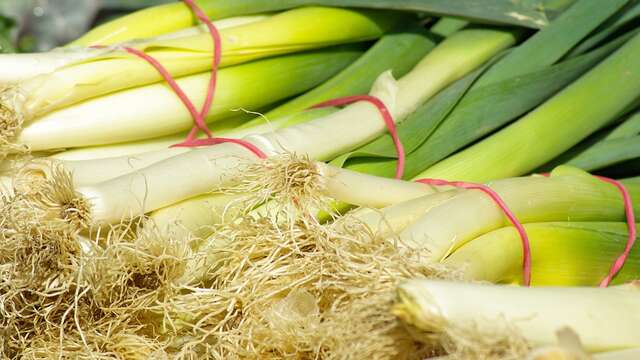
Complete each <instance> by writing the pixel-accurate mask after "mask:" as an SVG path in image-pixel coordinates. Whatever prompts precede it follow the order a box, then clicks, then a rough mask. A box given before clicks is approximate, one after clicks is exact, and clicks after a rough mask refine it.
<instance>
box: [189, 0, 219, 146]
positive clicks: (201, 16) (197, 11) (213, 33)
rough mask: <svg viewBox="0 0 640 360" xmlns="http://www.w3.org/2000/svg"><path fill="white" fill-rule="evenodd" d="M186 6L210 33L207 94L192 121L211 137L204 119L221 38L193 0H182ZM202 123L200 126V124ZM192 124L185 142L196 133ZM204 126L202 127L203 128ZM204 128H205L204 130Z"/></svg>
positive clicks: (212, 91) (214, 81)
mask: <svg viewBox="0 0 640 360" xmlns="http://www.w3.org/2000/svg"><path fill="white" fill-rule="evenodd" d="M182 1H183V2H184V3H185V4H186V5H187V6H189V7H190V8H191V11H193V13H194V14H195V15H196V17H197V18H198V19H199V20H200V21H201V22H202V23H203V24H205V26H206V27H207V29H208V30H209V34H210V35H211V39H212V40H213V59H212V63H211V77H210V78H209V86H208V88H207V96H206V98H205V101H204V104H203V105H202V109H201V110H200V116H199V117H198V118H196V117H194V118H193V119H194V122H195V123H196V126H197V128H199V129H200V130H202V131H204V132H205V134H207V136H208V137H211V131H210V130H209V128H208V127H207V125H206V122H205V121H204V119H205V118H206V117H207V114H209V110H210V109H211V105H212V104H213V99H214V96H215V92H216V87H217V83H218V69H219V67H220V62H221V61H222V38H221V37H220V32H219V31H218V29H217V28H216V27H215V25H213V22H211V19H209V17H208V16H207V15H206V14H205V13H204V12H203V11H202V9H200V8H199V7H198V5H196V4H195V3H194V2H193V0H182ZM201 125H202V126H201ZM196 126H194V127H193V128H192V129H191V132H190V133H189V135H188V136H187V139H186V141H185V143H188V142H189V141H190V140H193V139H195V138H196V136H197V135H198V129H197V128H196ZM203 127H204V129H203ZM205 129H206V130H205Z"/></svg>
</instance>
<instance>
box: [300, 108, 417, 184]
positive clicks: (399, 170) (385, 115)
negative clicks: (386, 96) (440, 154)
mask: <svg viewBox="0 0 640 360" xmlns="http://www.w3.org/2000/svg"><path fill="white" fill-rule="evenodd" d="M358 101H368V102H370V103H371V104H373V105H375V106H376V107H377V108H378V110H379V111H380V114H381V115H382V119H383V120H384V123H385V125H386V126H387V129H388V131H389V134H390V135H391V138H392V139H393V144H394V145H395V147H396V152H397V153H398V166H397V167H396V179H402V176H403V175H404V166H405V152H404V146H403V145H402V141H401V140H400V137H399V136H398V131H397V129H396V123H395V122H394V121H393V117H392V116H391V113H390V112H389V109H387V106H386V105H385V104H384V103H383V102H382V101H381V100H380V99H378V98H377V97H375V96H371V95H354V96H346V97H342V98H338V99H333V100H328V101H324V102H321V103H320V104H317V105H314V106H312V107H311V108H312V109H318V108H323V107H329V106H342V105H348V104H352V103H354V102H358Z"/></svg>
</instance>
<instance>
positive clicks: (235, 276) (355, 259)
mask: <svg viewBox="0 0 640 360" xmlns="http://www.w3.org/2000/svg"><path fill="white" fill-rule="evenodd" d="M281 219H282V216H278V215H277V214H276V216H273V217H258V218H255V217H245V218H242V219H240V220H239V221H237V222H234V223H232V224H227V225H222V226H220V227H219V228H218V229H217V231H216V233H215V234H214V235H213V236H212V237H211V238H209V239H208V243H207V244H205V245H204V246H202V247H201V248H200V249H199V252H200V253H201V254H203V255H202V256H200V257H198V258H199V259H200V264H199V266H198V268H199V269H200V270H201V271H200V273H199V274H198V276H197V280H196V279H194V280H196V281H197V282H198V283H197V284H198V286H199V290H194V291H192V292H190V293H185V294H178V295H177V296H175V297H173V298H172V299H171V300H170V303H171V304H170V306H168V307H166V308H165V309H164V313H162V314H161V315H162V316H163V318H164V319H165V320H166V321H165V323H166V326H165V327H166V328H168V329H170V330H171V331H174V332H175V333H174V337H173V338H174V339H179V340H180V341H179V342H177V343H173V344H172V347H173V348H174V349H175V350H176V351H177V352H178V356H179V357H183V358H189V357H191V356H193V354H194V353H197V354H200V356H205V354H206V356H207V357H208V358H214V359H223V358H224V359H229V358H260V359H265V358H266V359H268V358H273V359H281V358H293V359H306V358H320V359H334V358H338V359H342V358H344V359H349V358H354V359H355V358H357V359H361V358H367V357H373V358H403V357H404V358H422V357H424V356H425V355H427V354H430V353H432V352H433V349H430V348H426V347H424V346H423V345H421V344H419V343H418V342H415V341H413V340H412V339H411V337H410V336H409V334H408V333H407V332H406V330H405V328H404V327H403V326H402V325H401V324H400V323H399V321H398V320H397V319H396V318H395V316H394V315H393V314H392V313H391V312H390V309H391V305H392V302H393V296H394V289H395V286H396V284H397V282H398V281H400V280H401V279H405V278H410V277H437V278H446V277H450V276H451V273H450V272H449V271H448V270H447V269H444V268H438V267H434V266H428V265H424V262H422V261H420V260H421V258H423V257H424V256H425V255H426V254H422V253H420V251H413V250H410V249H409V248H408V247H401V246H399V244H397V243H394V242H393V241H389V240H386V239H381V238H378V237H376V236H375V234H374V233H372V232H371V231H370V230H369V229H367V228H366V227H364V226H362V225H360V226H358V225H357V222H355V221H354V224H352V226H349V227H344V226H342V227H341V230H340V231H337V230H335V229H334V228H333V227H332V226H327V225H321V224H320V223H318V222H317V221H316V220H315V219H313V218H305V217H300V218H298V219H297V220H296V221H295V222H282V221H281ZM345 228H347V229H349V230H348V231H344V230H343V229H345ZM194 284H195V283H194ZM159 315H160V314H159Z"/></svg>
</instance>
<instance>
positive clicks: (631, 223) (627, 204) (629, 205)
mask: <svg viewBox="0 0 640 360" xmlns="http://www.w3.org/2000/svg"><path fill="white" fill-rule="evenodd" d="M540 175H542V176H546V177H549V176H551V174H549V173H542V174H540ZM593 176H594V177H595V178H597V179H599V180H602V181H604V182H607V183H609V184H611V185H613V186H615V187H616V188H618V190H620V193H621V194H622V201H623V202H624V212H625V215H626V218H627V227H628V228H629V238H628V240H627V244H626V245H625V248H624V251H623V252H622V254H620V256H618V258H617V259H616V261H614V263H613V265H611V268H610V269H609V273H608V274H607V276H606V277H605V278H604V279H602V281H601V282H600V285H599V286H600V287H601V288H606V287H608V286H609V284H611V281H612V280H613V278H614V277H615V276H616V275H617V274H618V273H619V272H620V270H622V267H623V266H624V264H625V262H626V261H627V258H628V257H629V254H630V253H631V249H632V248H633V245H634V243H635V242H636V237H637V229H636V219H635V215H634V213H633V200H632V199H631V195H629V191H628V190H627V188H626V187H625V186H624V184H622V183H621V182H620V181H618V180H614V179H610V178H607V177H604V176H597V175H593Z"/></svg>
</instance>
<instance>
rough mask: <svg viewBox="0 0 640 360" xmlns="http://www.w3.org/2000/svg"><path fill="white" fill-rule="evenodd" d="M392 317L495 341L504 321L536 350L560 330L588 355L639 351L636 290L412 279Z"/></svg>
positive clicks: (432, 330)
mask: <svg viewBox="0 0 640 360" xmlns="http://www.w3.org/2000/svg"><path fill="white" fill-rule="evenodd" d="M394 313H395V314H396V315H398V316H399V317H400V318H401V319H402V320H404V321H405V322H406V323H408V324H410V325H412V326H414V327H416V328H418V329H420V330H422V331H425V332H427V333H435V334H439V333H443V332H445V331H447V329H448V328H452V327H453V328H458V329H460V328H465V327H473V328H474V329H476V331H477V332H479V333H480V334H482V335H485V336H491V334H494V332H495V331H497V330H498V329H499V327H500V325H503V323H504V322H505V321H506V322H508V323H509V324H510V325H512V326H513V327H515V328H516V329H518V330H519V332H520V335H521V336H523V337H524V338H525V339H526V340H528V341H529V342H530V344H531V345H533V346H543V345H550V344H554V343H555V341H556V331H557V330H559V329H560V328H562V327H570V328H571V329H572V330H573V331H575V332H576V333H577V334H578V336H579V337H580V339H581V341H582V343H583V345H584V346H585V348H586V349H587V350H589V351H609V350H620V349H627V348H633V347H638V346H640V290H638V289H637V288H636V287H633V288H627V287H625V288H615V287H613V288H607V289H602V288H580V287H577V288H572V287H566V288H565V287H541V288H522V287H512V286H498V285H479V284H469V283H459V282H446V281H435V280H411V281H408V282H406V283H404V284H401V285H400V286H399V287H398V300H397V304H396V306H395V308H394ZM463 340H464V339H463Z"/></svg>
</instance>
